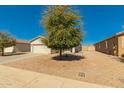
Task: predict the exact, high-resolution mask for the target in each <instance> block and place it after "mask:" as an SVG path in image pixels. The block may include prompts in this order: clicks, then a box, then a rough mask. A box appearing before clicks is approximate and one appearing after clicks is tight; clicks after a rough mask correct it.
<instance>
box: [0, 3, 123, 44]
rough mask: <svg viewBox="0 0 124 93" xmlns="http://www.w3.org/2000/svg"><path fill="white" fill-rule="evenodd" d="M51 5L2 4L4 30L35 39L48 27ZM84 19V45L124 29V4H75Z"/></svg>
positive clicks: (0, 25)
mask: <svg viewBox="0 0 124 93" xmlns="http://www.w3.org/2000/svg"><path fill="white" fill-rule="evenodd" d="M46 7H47V6H36V5H35V6H33V5H32V6H29V5H28V6H12V5H11V6H0V31H6V32H9V33H10V34H11V35H12V36H14V37H15V38H16V39H21V40H32V39H33V38H35V37H37V36H39V35H43V34H44V32H45V30H44V28H43V25H42V24H40V20H41V18H42V16H43V14H42V13H43V11H44V9H46ZM72 8H73V9H75V10H78V11H79V15H80V16H81V18H82V22H83V24H82V32H84V38H83V41H82V42H83V44H84V45H89V44H94V43H96V42H99V41H101V40H103V39H105V38H108V37H110V36H112V35H114V34H115V33H117V32H120V31H122V30H123V29H124V6H117V5H116V6H107V5H104V6H100V5H99V6H98V5H97V6H95V5H92V6H91V5H89V6H87V5H80V6H79V5H75V6H72Z"/></svg>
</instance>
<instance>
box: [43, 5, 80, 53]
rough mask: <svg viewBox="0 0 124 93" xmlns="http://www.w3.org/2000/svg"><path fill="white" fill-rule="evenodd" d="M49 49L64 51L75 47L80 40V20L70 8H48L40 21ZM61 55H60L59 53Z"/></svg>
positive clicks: (60, 6)
mask: <svg viewBox="0 0 124 93" xmlns="http://www.w3.org/2000/svg"><path fill="white" fill-rule="evenodd" d="M42 22H43V25H44V28H45V31H46V39H45V41H44V42H45V43H46V45H47V46H48V47H49V48H52V49H57V50H60V52H61V50H64V49H70V48H73V47H76V46H78V45H79V44H80V42H81V39H82V32H81V29H80V25H81V18H80V16H79V15H78V13H77V11H75V10H72V8H71V7H70V6H62V5H59V6H48V8H47V9H46V10H45V11H44V16H43V19H42ZM60 55H61V53H60Z"/></svg>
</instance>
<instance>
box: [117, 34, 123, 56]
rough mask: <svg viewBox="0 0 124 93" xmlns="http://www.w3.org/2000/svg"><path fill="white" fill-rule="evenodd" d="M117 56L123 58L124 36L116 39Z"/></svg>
mask: <svg viewBox="0 0 124 93" xmlns="http://www.w3.org/2000/svg"><path fill="white" fill-rule="evenodd" d="M118 56H123V57H124V35H122V36H119V37H118Z"/></svg>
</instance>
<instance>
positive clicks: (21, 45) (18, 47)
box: [4, 40, 30, 53]
mask: <svg viewBox="0 0 124 93" xmlns="http://www.w3.org/2000/svg"><path fill="white" fill-rule="evenodd" d="M4 52H5V53H14V52H30V43H29V42H28V41H24V40H16V44H15V46H11V47H7V48H5V49H4Z"/></svg>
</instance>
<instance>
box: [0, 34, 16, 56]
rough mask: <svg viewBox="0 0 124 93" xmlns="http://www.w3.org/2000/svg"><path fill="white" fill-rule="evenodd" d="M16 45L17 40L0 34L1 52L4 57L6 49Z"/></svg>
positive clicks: (8, 35)
mask: <svg viewBox="0 0 124 93" xmlns="http://www.w3.org/2000/svg"><path fill="white" fill-rule="evenodd" d="M13 45H15V39H14V38H13V37H11V36H10V34H8V33H6V32H0V50H1V53H2V56H4V48H6V47H10V46H13Z"/></svg>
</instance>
